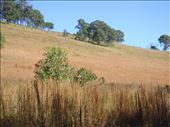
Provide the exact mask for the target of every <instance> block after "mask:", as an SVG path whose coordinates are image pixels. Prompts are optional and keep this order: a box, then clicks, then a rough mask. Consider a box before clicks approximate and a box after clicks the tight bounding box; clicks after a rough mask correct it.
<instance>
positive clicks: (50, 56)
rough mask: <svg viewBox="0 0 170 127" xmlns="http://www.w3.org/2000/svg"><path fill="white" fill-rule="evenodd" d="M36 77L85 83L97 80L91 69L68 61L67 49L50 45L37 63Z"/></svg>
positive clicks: (44, 79)
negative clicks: (75, 65) (77, 68)
mask: <svg viewBox="0 0 170 127" xmlns="http://www.w3.org/2000/svg"><path fill="white" fill-rule="evenodd" d="M35 66H36V69H35V78H36V79H40V80H42V81H47V80H48V79H54V80H57V81H62V80H69V81H74V82H78V83H80V84H85V83H86V82H89V81H92V80H96V79H97V76H96V74H94V73H93V72H91V71H90V70H87V69H85V68H80V69H79V70H76V68H75V67H73V66H71V65H70V64H69V63H68V58H67V54H66V52H65V50H63V49H61V48H59V47H49V48H48V49H47V51H46V52H45V53H44V58H43V59H41V60H40V61H38V63H37V64H36V65H35Z"/></svg>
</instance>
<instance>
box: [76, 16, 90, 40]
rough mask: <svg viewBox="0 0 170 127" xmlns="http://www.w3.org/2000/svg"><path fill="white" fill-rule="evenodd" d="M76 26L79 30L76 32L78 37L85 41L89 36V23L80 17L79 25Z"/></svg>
mask: <svg viewBox="0 0 170 127" xmlns="http://www.w3.org/2000/svg"><path fill="white" fill-rule="evenodd" d="M75 28H77V29H78V30H79V31H78V32H77V34H76V39H78V40H81V41H85V40H86V39H87V38H88V29H89V24H88V23H86V22H85V21H84V20H83V19H79V20H78V25H77V26H76V27H75Z"/></svg>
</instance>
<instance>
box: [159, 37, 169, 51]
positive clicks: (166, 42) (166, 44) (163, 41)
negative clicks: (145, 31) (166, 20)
mask: <svg viewBox="0 0 170 127" xmlns="http://www.w3.org/2000/svg"><path fill="white" fill-rule="evenodd" d="M158 41H159V43H160V44H163V45H164V48H163V50H167V49H168V48H169V47H170V36H168V35H162V36H160V37H159V39H158Z"/></svg>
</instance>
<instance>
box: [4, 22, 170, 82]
mask: <svg viewBox="0 0 170 127" xmlns="http://www.w3.org/2000/svg"><path fill="white" fill-rule="evenodd" d="M1 32H2V35H3V36H4V37H5V44H4V47H3V48H2V50H1V79H2V82H3V81H5V82H7V81H8V82H10V83H11V82H12V83H14V84H15V83H17V82H18V81H23V80H31V79H33V76H34V73H33V70H34V64H35V63H36V62H37V61H38V60H39V59H40V58H41V57H42V54H43V52H44V49H45V48H46V47H48V46H52V45H56V46H60V47H63V48H64V49H66V51H67V52H68V59H69V63H71V64H73V65H75V66H77V67H82V66H83V67H87V68H89V69H91V70H92V71H94V72H95V73H96V74H97V75H99V76H103V77H104V78H105V79H106V80H107V81H108V82H119V83H127V84H129V83H144V84H155V83H159V84H169V83H170V79H169V78H170V75H169V72H170V66H169V60H170V54H169V52H162V51H153V50H149V49H142V48H136V47H131V46H126V45H121V44H115V45H114V46H112V47H101V46H97V45H93V44H90V43H85V42H80V41H76V40H74V39H72V38H71V37H69V38H64V37H62V33H56V32H48V31H43V30H37V29H32V28H27V27H23V26H18V25H14V24H1Z"/></svg>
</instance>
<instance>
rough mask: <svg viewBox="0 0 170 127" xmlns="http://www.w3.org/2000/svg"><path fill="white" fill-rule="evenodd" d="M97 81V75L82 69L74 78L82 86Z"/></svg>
mask: <svg viewBox="0 0 170 127" xmlns="http://www.w3.org/2000/svg"><path fill="white" fill-rule="evenodd" d="M96 79H97V76H96V74H94V73H93V72H91V71H90V70H87V69H85V68H80V69H79V70H78V71H77V72H76V74H75V76H74V81H76V82H79V83H80V84H85V83H87V82H89V81H92V80H96Z"/></svg>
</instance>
